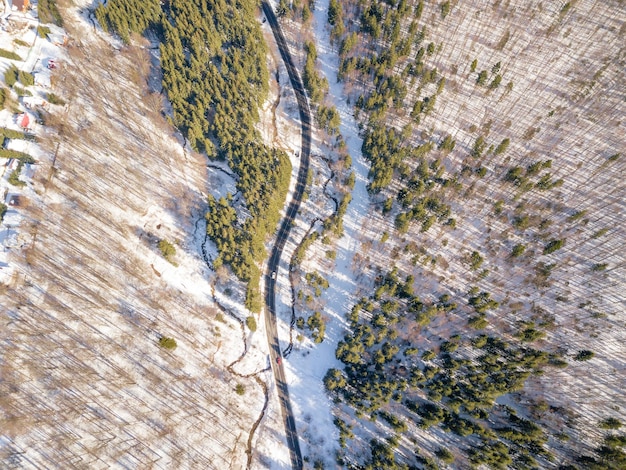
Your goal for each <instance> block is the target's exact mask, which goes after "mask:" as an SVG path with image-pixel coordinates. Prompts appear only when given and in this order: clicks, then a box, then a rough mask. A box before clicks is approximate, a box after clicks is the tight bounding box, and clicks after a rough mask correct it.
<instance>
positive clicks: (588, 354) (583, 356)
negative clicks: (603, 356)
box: [574, 349, 595, 361]
mask: <svg viewBox="0 0 626 470" xmlns="http://www.w3.org/2000/svg"><path fill="white" fill-rule="evenodd" d="M593 356H595V354H594V352H593V351H589V350H588V349H583V350H582V351H578V354H576V356H575V357H574V359H575V360H577V361H588V360H590V359H592V358H593Z"/></svg>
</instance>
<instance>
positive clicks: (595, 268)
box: [591, 263, 608, 271]
mask: <svg viewBox="0 0 626 470" xmlns="http://www.w3.org/2000/svg"><path fill="white" fill-rule="evenodd" d="M607 266H608V264H607V263H596V264H594V265H593V268H591V269H592V270H593V271H604V270H605V269H606V268H607Z"/></svg>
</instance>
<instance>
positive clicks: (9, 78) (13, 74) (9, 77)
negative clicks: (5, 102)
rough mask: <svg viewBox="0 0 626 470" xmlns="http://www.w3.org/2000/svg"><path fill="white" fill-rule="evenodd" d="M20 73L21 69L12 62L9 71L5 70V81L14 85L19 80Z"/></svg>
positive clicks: (8, 84) (9, 85) (10, 85)
mask: <svg viewBox="0 0 626 470" xmlns="http://www.w3.org/2000/svg"><path fill="white" fill-rule="evenodd" d="M18 74H19V70H18V69H17V67H16V66H15V65H13V64H11V66H10V67H9V68H8V69H7V71H6V72H4V83H6V85H7V86H8V87H12V86H13V85H15V83H16V82H17V79H18Z"/></svg>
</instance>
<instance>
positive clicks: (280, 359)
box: [276, 356, 283, 365]
mask: <svg viewBox="0 0 626 470" xmlns="http://www.w3.org/2000/svg"><path fill="white" fill-rule="evenodd" d="M282 363H283V358H282V357H280V356H276V364H278V365H281V364H282Z"/></svg>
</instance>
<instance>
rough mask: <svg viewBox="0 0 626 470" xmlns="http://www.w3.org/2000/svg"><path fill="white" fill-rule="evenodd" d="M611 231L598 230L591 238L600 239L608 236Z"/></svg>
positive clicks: (605, 229)
mask: <svg viewBox="0 0 626 470" xmlns="http://www.w3.org/2000/svg"><path fill="white" fill-rule="evenodd" d="M608 231H609V229H608V228H602V229H600V230H598V231H597V232H596V233H594V234H593V235H592V236H591V238H600V237H601V236H603V235H606V234H607V232H608Z"/></svg>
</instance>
